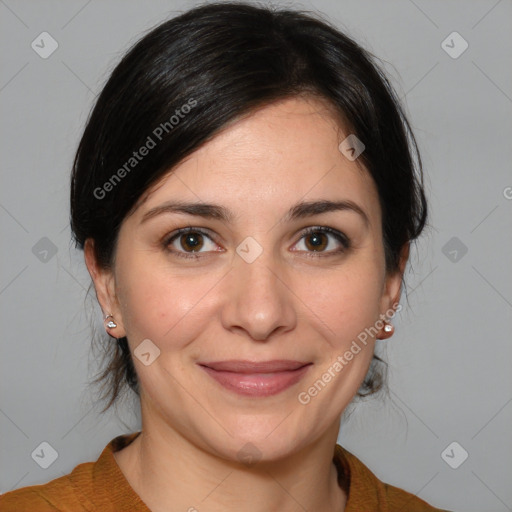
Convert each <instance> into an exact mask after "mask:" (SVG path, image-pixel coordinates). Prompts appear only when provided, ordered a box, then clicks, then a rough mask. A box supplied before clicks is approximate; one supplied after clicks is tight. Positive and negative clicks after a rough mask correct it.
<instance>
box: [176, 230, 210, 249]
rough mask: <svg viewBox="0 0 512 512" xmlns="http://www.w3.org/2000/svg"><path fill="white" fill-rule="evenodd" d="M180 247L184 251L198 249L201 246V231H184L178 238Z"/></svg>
mask: <svg viewBox="0 0 512 512" xmlns="http://www.w3.org/2000/svg"><path fill="white" fill-rule="evenodd" d="M179 241H180V244H181V247H183V249H185V250H186V251H189V250H190V251H199V250H201V248H202V247H203V243H204V242H203V235H202V234H201V233H194V232H191V233H185V234H184V235H181V236H180V238H179Z"/></svg>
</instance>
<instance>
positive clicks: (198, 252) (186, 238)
mask: <svg viewBox="0 0 512 512" xmlns="http://www.w3.org/2000/svg"><path fill="white" fill-rule="evenodd" d="M208 243H209V244H211V247H208ZM163 246H164V249H166V250H167V251H169V252H170V253H172V254H173V255H175V256H180V257H182V258H194V259H197V258H200V257H202V256H206V255H207V254H204V253H208V252H212V251H216V250H218V246H217V244H215V243H214V242H213V240H212V237H211V236H210V235H209V234H208V233H206V232H204V231H202V230H201V229H199V228H193V227H188V228H183V229H179V230H178V231H175V232H174V233H172V234H171V235H169V236H168V237H167V238H166V239H165V240H164V242H163Z"/></svg>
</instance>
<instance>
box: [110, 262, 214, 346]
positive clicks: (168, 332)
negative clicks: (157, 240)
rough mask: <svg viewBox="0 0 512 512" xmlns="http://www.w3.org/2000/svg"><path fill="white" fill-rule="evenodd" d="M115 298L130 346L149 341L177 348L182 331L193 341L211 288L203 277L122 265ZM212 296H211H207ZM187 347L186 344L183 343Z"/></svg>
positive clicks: (129, 263)
mask: <svg viewBox="0 0 512 512" xmlns="http://www.w3.org/2000/svg"><path fill="white" fill-rule="evenodd" d="M118 277H119V281H118V282H119V286H118V296H119V301H120V304H121V309H122V315H123V321H124V326H125V329H126V332H127V336H128V339H129V340H130V344H131V345H132V346H135V345H136V344H137V341H141V340H143V339H145V338H149V339H151V340H152V341H153V342H154V343H156V344H157V345H158V346H161V347H163V345H166V348H170V345H171V344H170V340H172V341H173V344H172V346H173V347H174V348H178V346H179V344H180V343H179V340H180V339H184V338H183V332H184V330H185V331H186V332H187V334H188V336H187V337H190V338H191V339H193V335H194V330H197V331H198V332H200V330H201V328H202V326H201V325H200V320H199V319H200V318H204V317H205V315H206V313H205V310H204V307H205V305H206V303H207V302H206V301H205V303H204V304H203V303H202V302H201V299H202V298H203V297H205V296H206V295H207V294H208V291H209V290H210V288H211V287H212V284H211V283H210V281H211V279H210V278H208V277H206V276H202V277H201V276H199V275H198V276H194V277H192V276H191V274H188V275H186V276H185V275H182V276H180V275H175V274H173V273H171V272H169V269H168V268H160V267H159V266H158V265H154V264H153V265H147V264H142V262H139V263H137V262H136V261H125V262H124V264H120V265H119V272H118ZM210 293H211V292H210ZM183 342H184V343H186V340H185V339H184V341H183Z"/></svg>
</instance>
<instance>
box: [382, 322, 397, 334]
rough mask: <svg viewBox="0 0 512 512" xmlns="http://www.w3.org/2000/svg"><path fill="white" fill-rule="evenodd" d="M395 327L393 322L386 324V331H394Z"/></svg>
mask: <svg viewBox="0 0 512 512" xmlns="http://www.w3.org/2000/svg"><path fill="white" fill-rule="evenodd" d="M394 329H395V328H394V327H393V325H392V324H386V325H385V326H384V332H387V333H388V334H389V333H392V332H393V330H394Z"/></svg>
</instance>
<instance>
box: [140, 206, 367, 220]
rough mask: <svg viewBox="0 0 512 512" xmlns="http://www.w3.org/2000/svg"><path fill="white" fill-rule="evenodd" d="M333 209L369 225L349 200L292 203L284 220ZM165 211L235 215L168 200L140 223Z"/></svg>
mask: <svg viewBox="0 0 512 512" xmlns="http://www.w3.org/2000/svg"><path fill="white" fill-rule="evenodd" d="M335 211H349V212H354V213H356V214H358V215H359V216H361V217H362V219H363V221H364V223H365V225H366V226H369V224H370V220H369V218H368V215H367V214H366V212H365V211H364V210H363V208H361V207H360V206H359V205H358V204H357V203H354V202H353V201H350V200H343V201H327V200H322V201H306V202H300V203H297V204H295V205H293V206H292V207H291V208H290V209H289V210H288V212H287V213H286V215H285V216H284V219H283V221H284V222H290V221H293V220H298V219H304V218H307V217H312V216H314V215H320V214H323V213H329V212H335ZM165 213H178V214H185V215H193V216H195V217H201V218H204V219H216V220H221V221H224V222H226V223H228V224H229V223H232V222H233V219H234V218H235V215H234V214H233V212H232V211H231V210H229V209H227V208H225V207H224V206H220V205H217V204H210V203H187V202H183V201H168V202H166V203H164V204H162V205H160V206H156V207H154V208H151V209H150V210H148V211H147V212H146V213H145V214H144V216H143V217H142V219H141V221H140V223H141V224H142V223H143V222H146V221H147V220H149V219H151V218H153V217H156V216H157V215H162V214H165Z"/></svg>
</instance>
